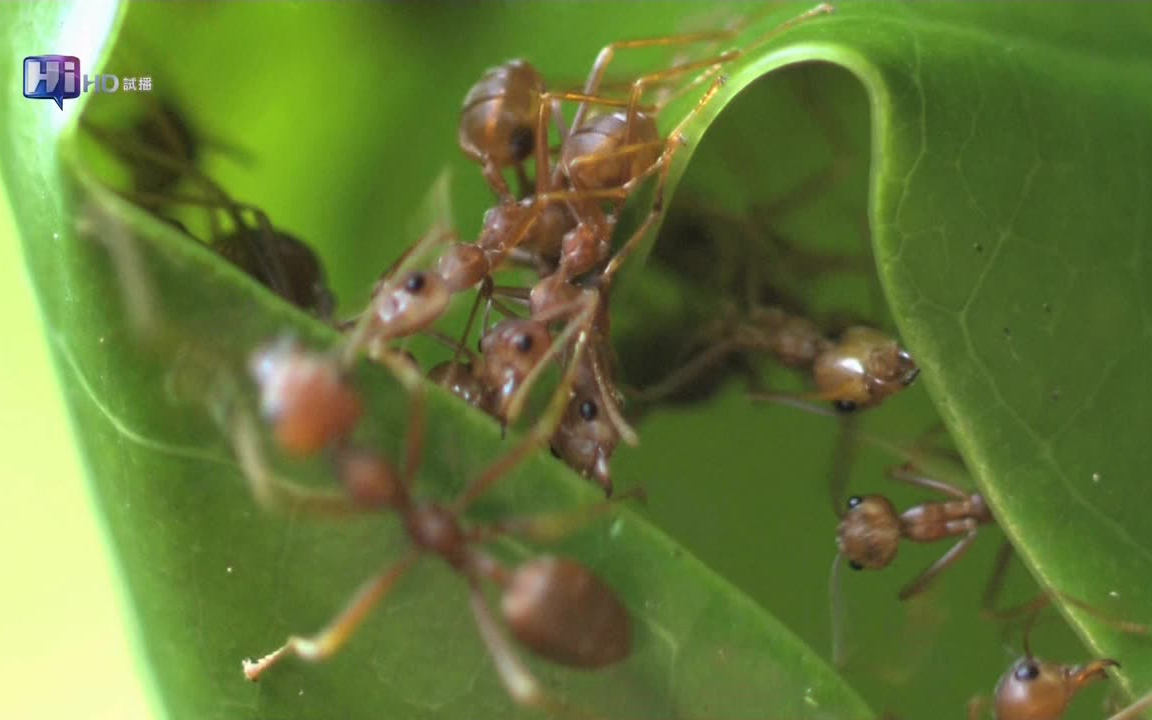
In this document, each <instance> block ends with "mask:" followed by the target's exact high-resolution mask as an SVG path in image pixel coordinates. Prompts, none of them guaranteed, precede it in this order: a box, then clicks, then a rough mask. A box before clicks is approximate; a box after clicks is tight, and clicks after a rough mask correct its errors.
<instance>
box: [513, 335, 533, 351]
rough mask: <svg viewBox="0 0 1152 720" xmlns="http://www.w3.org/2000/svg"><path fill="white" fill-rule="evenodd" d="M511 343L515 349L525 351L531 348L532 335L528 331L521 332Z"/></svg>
mask: <svg viewBox="0 0 1152 720" xmlns="http://www.w3.org/2000/svg"><path fill="white" fill-rule="evenodd" d="M513 343H514V344H515V345H516V349H517V350H519V351H520V352H522V353H526V352H528V351H529V350H531V349H532V336H531V335H529V334H528V333H523V334H521V335H518V336H517V337H516V339H515V340H514V341H513Z"/></svg>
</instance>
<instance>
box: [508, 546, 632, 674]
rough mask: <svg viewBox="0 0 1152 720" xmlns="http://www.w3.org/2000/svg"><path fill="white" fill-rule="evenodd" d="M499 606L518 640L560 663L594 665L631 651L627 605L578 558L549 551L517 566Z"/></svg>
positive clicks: (588, 666)
mask: <svg viewBox="0 0 1152 720" xmlns="http://www.w3.org/2000/svg"><path fill="white" fill-rule="evenodd" d="M501 609H502V610H503V613H504V618H505V620H506V621H507V622H508V627H509V628H510V629H511V630H512V634H513V635H515V636H516V639H517V640H519V641H520V642H521V643H522V644H523V645H524V646H526V647H528V648H529V649H531V650H532V651H533V652H535V653H536V654H537V655H539V656H541V657H544V658H547V659H548V660H551V661H552V662H555V663H559V664H561V665H567V666H569V667H576V668H585V669H595V668H600V667H604V666H606V665H611V664H613V663H616V662H619V661H621V660H623V659H624V658H626V657H628V655H629V653H631V651H632V619H631V617H630V616H629V615H628V609H627V608H625V607H624V604H623V603H621V602H620V599H619V598H618V597H616V593H615V592H614V591H613V590H612V588H611V587H609V586H608V584H607V583H605V582H604V581H603V580H601V579H600V578H599V577H597V576H596V575H595V574H594V573H593V572H592V571H591V570H589V569H588V568H586V567H584V566H583V565H581V564H580V563H577V562H575V561H574V560H568V559H566V558H559V557H554V556H549V555H545V556H543V557H539V558H536V559H534V560H529V561H527V562H525V563H523V564H522V565H520V566H519V567H517V568H516V569H515V571H514V572H513V573H512V577H511V578H510V580H509V582H508V585H507V586H506V587H505V589H504V596H503V600H502V602H501Z"/></svg>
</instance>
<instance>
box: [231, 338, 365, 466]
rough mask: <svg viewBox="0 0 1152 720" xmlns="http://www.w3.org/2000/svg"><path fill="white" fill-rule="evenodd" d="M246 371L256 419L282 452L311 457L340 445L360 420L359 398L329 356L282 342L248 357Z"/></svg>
mask: <svg viewBox="0 0 1152 720" xmlns="http://www.w3.org/2000/svg"><path fill="white" fill-rule="evenodd" d="M250 369H251V372H252V376H253V377H254V378H255V380H256V382H257V383H258V384H259V386H260V411H261V414H262V415H263V417H264V419H265V420H266V421H267V422H269V423H270V424H271V425H272V429H273V433H274V435H275V437H276V441H277V444H278V445H279V446H280V447H281V449H283V450H284V451H285V452H288V453H290V454H293V455H301V456H302V455H310V454H313V453H315V452H317V451H319V450H320V449H322V448H325V447H330V446H332V445H334V444H337V443H341V442H343V441H344V440H346V439H347V438H348V436H349V434H350V433H351V432H352V429H353V428H354V427H355V426H356V424H357V422H359V420H360V415H361V414H362V412H363V406H362V405H361V402H360V396H359V395H358V394H357V393H356V392H354V391H353V390H352V388H351V387H349V386H348V384H347V382H346V380H345V378H344V375H343V373H341V371H340V369H339V368H338V367H337V365H336V363H335V362H334V361H333V358H331V357H328V356H325V355H321V354H319V353H314V352H308V351H305V350H303V349H301V348H300V347H299V346H298V345H297V344H296V343H295V341H293V340H292V339H290V338H283V339H281V340H279V341H277V342H275V343H272V344H271V345H269V346H267V347H264V348H262V349H260V350H259V351H257V352H256V353H255V354H253V356H252V362H251V368H250Z"/></svg>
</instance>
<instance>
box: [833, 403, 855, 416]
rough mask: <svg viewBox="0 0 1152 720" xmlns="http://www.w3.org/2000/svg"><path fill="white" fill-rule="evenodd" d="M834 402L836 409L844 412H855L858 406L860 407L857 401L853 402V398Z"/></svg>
mask: <svg viewBox="0 0 1152 720" xmlns="http://www.w3.org/2000/svg"><path fill="white" fill-rule="evenodd" d="M832 404H833V405H835V406H836V409H837V410H839V411H840V412H842V413H850V412H855V411H856V408H857V407H858V406H857V405H856V403H854V402H852V401H851V400H837V401H836V402H834V403H832Z"/></svg>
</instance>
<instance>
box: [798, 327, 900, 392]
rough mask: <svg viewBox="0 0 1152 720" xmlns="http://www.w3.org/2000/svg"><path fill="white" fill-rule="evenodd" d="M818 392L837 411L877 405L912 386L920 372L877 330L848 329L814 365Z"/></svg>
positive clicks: (813, 370) (896, 345)
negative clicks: (833, 405)
mask: <svg viewBox="0 0 1152 720" xmlns="http://www.w3.org/2000/svg"><path fill="white" fill-rule="evenodd" d="M812 372H813V377H814V379H815V382H816V388H817V392H818V393H820V395H821V396H823V397H825V398H827V399H828V400H831V401H832V402H833V403H835V404H836V407H837V409H838V410H841V411H842V412H850V411H852V410H855V409H857V408H867V407H873V406H875V405H879V404H880V403H881V402H882V401H883V400H884V398H886V397H888V396H889V395H892V394H895V393H897V392H899V391H900V390H902V389H904V388H906V387H908V385H910V384H912V381H913V380H915V379H916V376H917V375H918V374H919V372H920V370H919V368H917V367H916V363H915V362H914V361H913V360H912V356H911V355H909V354H908V352H907V351H906V350H904V349H903V348H901V347H900V346H899V345H898V344H897V343H896V341H895V340H893V339H892V338H890V337H888V336H887V335H885V334H884V333H882V332H880V331H879V330H875V329H873V328H866V327H858V326H857V327H850V328H848V329H847V330H845V331H844V333H843V334H842V335H841V336H840V338H839V339H838V340H837V341H836V343H835V344H834V345H832V346H831V347H829V348H828V349H827V350H825V351H824V352H822V353H820V354H819V355H818V356H817V358H816V361H815V363H814V364H813V369H812Z"/></svg>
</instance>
